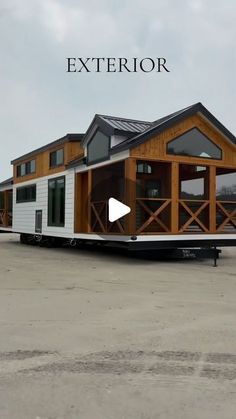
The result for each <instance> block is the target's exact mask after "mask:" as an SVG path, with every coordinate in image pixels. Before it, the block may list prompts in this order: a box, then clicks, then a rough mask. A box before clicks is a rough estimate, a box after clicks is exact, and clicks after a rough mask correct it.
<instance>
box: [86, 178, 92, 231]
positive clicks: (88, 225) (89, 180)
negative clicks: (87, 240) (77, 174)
mask: <svg viewBox="0 0 236 419" xmlns="http://www.w3.org/2000/svg"><path fill="white" fill-rule="evenodd" d="M92 176H93V174H92V170H89V171H88V190H87V203H88V205H87V232H88V233H91V230H92V229H91V193H92Z"/></svg>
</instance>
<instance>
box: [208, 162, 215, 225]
mask: <svg viewBox="0 0 236 419" xmlns="http://www.w3.org/2000/svg"><path fill="white" fill-rule="evenodd" d="M209 178H210V179H209V200H210V210H209V211H210V213H209V217H210V220H209V226H210V232H211V233H215V232H216V167H215V166H210V168H209Z"/></svg>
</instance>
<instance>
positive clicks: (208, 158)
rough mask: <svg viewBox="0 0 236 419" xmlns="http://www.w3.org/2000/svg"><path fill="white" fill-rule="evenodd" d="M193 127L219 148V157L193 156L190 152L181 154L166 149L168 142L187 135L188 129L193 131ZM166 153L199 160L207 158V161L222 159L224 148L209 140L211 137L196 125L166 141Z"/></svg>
mask: <svg viewBox="0 0 236 419" xmlns="http://www.w3.org/2000/svg"><path fill="white" fill-rule="evenodd" d="M194 129H196V130H197V131H198V132H200V134H202V135H203V136H204V137H206V139H207V140H208V141H209V142H210V143H211V144H213V145H214V146H215V147H216V148H218V149H219V151H220V152H221V157H220V158H217V157H205V156H194V155H192V154H191V155H190V154H181V153H178V154H177V153H170V152H169V151H168V146H169V144H170V143H172V142H174V141H175V140H177V139H178V138H180V137H182V136H184V135H187V134H188V133H189V132H190V131H193V130H194ZM166 155H167V156H175V157H177V156H180V157H187V158H189V157H190V158H191V159H192V158H195V159H201V160H208V161H212V160H216V161H222V160H223V159H224V150H223V149H222V148H221V147H219V146H218V145H217V144H216V143H215V142H214V141H212V140H211V138H209V137H208V136H207V135H206V134H205V133H204V132H202V131H201V130H200V129H199V128H198V127H193V128H190V129H189V130H187V131H185V132H184V133H182V134H180V135H178V136H177V137H175V138H173V139H172V140H169V141H168V142H167V143H166Z"/></svg>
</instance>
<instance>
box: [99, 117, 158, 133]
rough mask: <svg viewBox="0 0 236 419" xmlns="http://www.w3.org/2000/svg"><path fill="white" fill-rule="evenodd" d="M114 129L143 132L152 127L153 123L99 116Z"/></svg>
mask: <svg viewBox="0 0 236 419" xmlns="http://www.w3.org/2000/svg"><path fill="white" fill-rule="evenodd" d="M98 117H99V118H101V119H103V120H104V121H105V122H107V123H108V124H109V125H111V126H112V128H114V129H118V130H120V131H125V132H143V131H145V130H146V129H147V128H150V127H151V126H152V123H151V122H147V121H139V120H135V119H127V118H119V117H116V116H107V115H98Z"/></svg>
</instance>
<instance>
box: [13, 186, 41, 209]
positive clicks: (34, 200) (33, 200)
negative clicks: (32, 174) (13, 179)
mask: <svg viewBox="0 0 236 419" xmlns="http://www.w3.org/2000/svg"><path fill="white" fill-rule="evenodd" d="M33 186H34V187H35V198H34V199H24V200H21V201H18V200H17V191H18V190H19V189H26V188H32V187H33ZM36 200H37V185H36V183H33V184H30V185H26V186H19V187H17V188H16V204H24V203H27V202H36Z"/></svg>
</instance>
